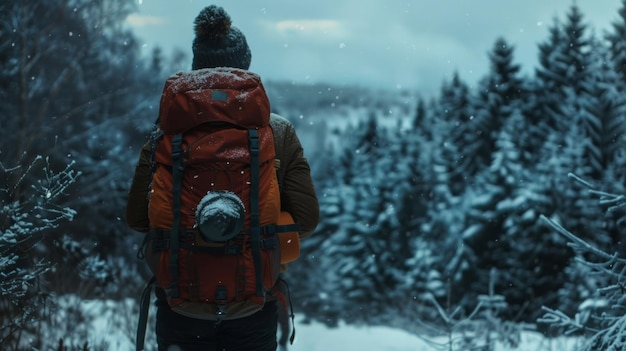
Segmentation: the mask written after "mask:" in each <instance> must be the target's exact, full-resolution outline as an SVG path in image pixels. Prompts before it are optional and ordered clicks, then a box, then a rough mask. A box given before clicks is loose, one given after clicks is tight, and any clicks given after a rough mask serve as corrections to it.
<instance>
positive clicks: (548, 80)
mask: <svg viewBox="0 0 626 351" xmlns="http://www.w3.org/2000/svg"><path fill="white" fill-rule="evenodd" d="M136 6H137V5H136V2H135V1H131V0H107V1H87V0H70V1H65V0H46V1H22V0H3V1H2V2H0V25H1V26H0V62H1V64H0V75H1V77H0V101H2V103H1V104H0V126H1V127H0V277H1V279H0V349H2V350H26V349H28V350H31V349H39V350H48V349H56V347H59V349H61V348H62V347H63V345H62V342H61V345H59V339H58V337H54V338H49V339H48V338H44V337H41V335H56V336H58V335H61V336H65V335H69V334H71V335H72V336H71V337H72V338H73V339H72V340H75V342H77V341H76V340H80V342H81V343H82V341H88V340H89V337H90V333H92V331H90V330H79V329H75V327H71V328H70V326H68V325H67V324H70V323H69V322H67V321H68V320H69V319H68V318H75V319H74V320H75V323H80V318H81V316H80V313H78V312H76V311H71V308H70V307H71V306H72V303H69V304H68V303H64V304H59V301H68V299H69V300H71V301H80V300H83V299H85V300H87V299H89V300H91V299H102V300H107V301H109V300H110V301H117V302H119V303H122V304H127V305H128V306H130V307H128V308H129V310H130V311H131V312H129V313H128V316H127V318H128V320H126V321H120V323H123V322H126V323H129V324H130V325H131V327H130V328H129V329H130V330H131V332H130V333H131V334H132V332H133V328H134V324H133V323H135V319H136V316H137V315H136V313H134V312H132V311H135V310H136V308H137V307H136V306H135V305H134V304H133V302H135V301H136V300H137V299H138V298H139V295H140V292H141V290H142V289H143V286H144V285H145V283H146V282H147V280H148V279H149V277H150V276H149V272H148V270H147V267H145V265H144V264H143V262H141V261H140V260H138V259H137V258H136V253H137V249H138V247H139V245H140V244H141V241H142V234H140V233H137V232H133V231H132V230H131V229H129V228H128V227H127V225H126V221H125V206H126V198H127V192H128V189H129V186H130V182H131V179H132V175H133V172H134V168H135V164H136V162H137V159H138V157H139V150H140V149H141V146H142V145H143V144H144V143H145V142H146V141H147V140H148V135H149V133H150V130H151V128H152V126H153V123H154V121H155V119H156V116H157V114H158V106H159V98H160V95H161V89H162V87H163V82H164V81H165V79H166V78H167V77H168V76H169V75H170V74H171V73H174V72H176V71H180V70H186V69H188V63H187V61H188V59H189V56H188V55H189V54H188V53H178V54H173V55H166V54H165V53H164V52H163V51H161V50H159V49H155V50H154V51H153V52H152V53H151V55H150V56H149V57H146V56H145V55H141V54H140V45H139V42H138V40H137V38H136V37H135V36H134V34H133V33H132V32H131V31H129V30H128V29H127V28H126V27H125V26H123V21H124V20H125V18H126V16H128V14H130V13H132V12H133V11H135V10H136ZM615 18H616V19H617V20H616V21H615V22H614V23H613V25H612V28H611V30H610V31H608V32H606V33H596V32H594V31H593V28H591V27H590V26H589V25H587V24H586V22H585V14H584V13H583V12H582V11H581V10H580V9H579V8H578V7H577V6H576V5H575V4H573V5H571V6H570V7H569V8H568V9H565V10H564V12H563V13H562V14H561V15H560V17H559V20H555V21H554V22H553V23H552V24H550V25H549V26H548V28H547V30H546V35H545V38H544V40H543V41H542V42H541V43H540V44H539V45H538V56H537V63H536V68H535V69H534V70H533V71H532V73H530V74H524V73H523V70H522V64H521V63H518V62H517V61H516V55H515V43H514V42H509V41H507V39H506V38H504V37H499V36H498V35H497V33H495V34H494V38H493V46H492V47H491V48H488V50H486V51H488V55H487V57H486V62H487V63H488V65H489V71H488V73H487V74H485V75H484V76H483V77H481V78H480V80H479V82H478V83H477V84H476V85H469V84H468V83H466V82H465V81H464V79H463V77H462V76H461V75H459V74H458V73H455V72H450V77H451V78H450V79H449V80H446V81H444V82H443V83H442V85H441V87H440V90H439V92H438V93H437V94H436V95H435V96H433V97H428V98H426V97H424V95H423V94H420V92H419V91H411V90H401V91H379V90H378V89H376V87H363V86H349V85H346V86H331V85H323V84H311V85H296V86H294V85H293V84H291V83H289V82H279V81H264V85H265V87H266V89H267V91H268V94H269V96H270V101H271V104H272V110H273V111H274V112H276V113H278V114H280V115H282V116H284V117H286V118H288V119H289V120H290V121H291V122H292V123H293V124H294V125H295V127H296V131H297V132H298V133H299V135H300V138H301V141H302V143H303V146H304V149H305V154H306V156H307V158H308V160H309V162H310V165H311V170H312V172H313V176H314V181H315V186H316V191H317V193H318V197H319V200H320V209H321V222H320V224H319V226H318V228H317V230H316V231H315V233H314V234H313V235H311V236H310V237H309V238H307V239H306V240H304V241H303V242H302V252H301V256H300V258H299V259H298V261H296V262H294V263H292V264H290V266H289V270H288V271H287V272H286V273H285V278H286V279H287V281H288V282H289V286H290V291H291V297H292V300H293V304H294V312H295V313H296V314H297V315H299V316H303V317H304V318H305V320H309V321H317V322H321V323H324V324H326V325H328V326H329V327H335V326H338V325H339V324H340V323H347V324H354V325H369V326H381V325H382V326H392V327H395V328H400V329H403V330H407V331H409V332H412V333H429V332H432V331H433V330H442V329H446V328H448V327H449V326H450V323H449V322H450V320H452V319H454V318H457V319H465V318H468V319H478V320H480V321H483V322H484V323H488V322H489V321H493V320H492V319H490V318H488V316H491V317H493V316H494V315H497V318H498V321H499V323H497V325H491V326H490V327H485V328H492V330H493V329H495V328H505V327H506V328H510V329H507V330H506V331H502V334H507V335H514V334H515V333H514V332H512V330H513V331H515V330H520V329H524V328H529V329H533V330H538V331H540V332H542V333H543V334H544V335H546V336H547V337H554V336H560V335H564V334H568V335H584V336H586V337H588V340H589V343H588V350H613V349H615V350H618V349H619V348H610V347H615V345H616V343H619V342H622V341H621V340H623V339H624V338H626V331H622V330H623V326H624V325H626V318H625V317H624V312H625V309H626V294H625V291H626V288H625V285H624V284H626V282H625V281H626V277H625V276H624V269H626V207H625V206H624V204H626V200H625V199H624V196H626V1H624V2H623V4H622V7H621V9H620V10H619V13H618V14H616V16H615ZM68 33H70V34H69V35H68ZM186 55H187V56H186ZM416 64H419V63H416ZM68 305H69V306H70V307H68ZM453 310H454V311H455V314H454V317H452V315H450V317H451V318H450V319H449V320H448V321H447V322H446V321H445V320H443V319H442V318H441V317H440V315H441V313H442V311H448V312H450V311H453ZM487 312H489V313H487ZM479 314H480V316H482V317H477V316H478V315H479ZM72 316H73V317H72ZM485 316H487V317H485ZM119 318H123V317H119ZM124 318H126V317H124ZM44 329H45V330H47V331H46V332H45V333H44V332H42V330H44ZM53 329H54V330H58V332H55V333H51V332H50V330H53ZM71 330H74V331H71ZM620 331H621V332H620ZM42 333H43V334H42ZM64 333H65V334H64ZM65 337H68V336H65ZM131 337H134V335H131ZM27 340H29V341H27ZM33 340H34V341H33ZM26 345H28V347H27V346H26ZM511 345H512V346H514V345H515V341H514V340H513V341H511ZM76 349H79V348H78V347H77V348H76Z"/></svg>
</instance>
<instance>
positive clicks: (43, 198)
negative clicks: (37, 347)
mask: <svg viewBox="0 0 626 351" xmlns="http://www.w3.org/2000/svg"><path fill="white" fill-rule="evenodd" d="M72 167H73V163H71V164H68V165H66V167H65V169H63V170H61V171H59V172H55V171H54V170H52V169H51V167H50V163H49V160H48V159H47V158H43V157H36V158H35V159H34V161H33V162H31V163H30V164H28V165H26V166H20V165H17V166H7V165H5V164H3V163H2V162H0V179H4V183H2V184H0V348H2V349H8V348H9V345H12V346H13V347H14V348H15V347H16V345H19V343H20V339H21V338H27V337H28V333H26V332H25V331H26V329H29V330H30V331H31V333H37V330H35V328H36V323H35V322H37V321H38V320H39V319H40V317H41V316H43V315H46V314H48V313H50V310H49V308H50V307H51V300H52V297H51V296H50V294H48V292H47V290H46V282H45V279H44V276H45V273H46V272H48V271H49V270H50V269H51V268H52V266H53V263H52V262H50V261H49V260H46V259H42V258H41V257H42V255H40V252H39V250H40V243H41V242H42V241H43V240H44V239H45V236H46V234H47V233H48V232H50V231H51V230H53V229H55V228H57V226H58V225H59V224H60V223H62V222H64V221H71V220H73V218H74V216H75V215H76V212H75V211H74V210H72V209H71V208H68V207H64V206H62V205H60V204H59V203H60V198H62V197H63V196H64V195H66V193H65V192H66V190H67V188H68V187H69V186H70V185H71V184H73V183H74V182H75V181H76V177H78V176H79V172H77V171H75V170H74V169H73V168H72Z"/></svg>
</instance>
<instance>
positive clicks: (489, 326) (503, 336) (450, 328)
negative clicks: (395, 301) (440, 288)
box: [418, 269, 532, 351]
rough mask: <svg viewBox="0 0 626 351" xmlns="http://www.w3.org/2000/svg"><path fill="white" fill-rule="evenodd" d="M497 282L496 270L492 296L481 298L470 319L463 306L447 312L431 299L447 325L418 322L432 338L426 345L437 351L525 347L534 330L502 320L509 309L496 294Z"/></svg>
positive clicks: (494, 271) (492, 281)
mask: <svg viewBox="0 0 626 351" xmlns="http://www.w3.org/2000/svg"><path fill="white" fill-rule="evenodd" d="M495 282H496V270H495V269H492V270H491V273H490V277H489V293H488V294H487V295H479V296H478V301H477V303H476V306H475V307H474V309H473V311H471V313H469V314H467V315H464V314H463V309H462V307H461V306H457V307H455V308H447V309H446V308H444V307H442V306H441V305H440V304H439V303H438V302H437V300H436V299H435V298H434V297H431V298H429V299H428V300H429V301H430V302H431V303H432V304H433V305H434V307H435V309H436V310H437V312H438V315H439V317H440V318H441V319H442V321H443V323H437V324H429V323H425V322H423V321H418V324H419V325H420V326H421V327H422V328H424V330H425V331H426V335H428V336H427V337H424V338H425V339H426V341H428V342H429V343H430V344H431V345H432V346H433V347H435V348H437V349H440V350H448V351H454V350H480V351H493V350H495V349H496V345H502V346H504V347H507V349H514V348H517V347H518V346H519V345H520V343H521V334H522V331H523V330H524V329H528V330H530V329H532V328H531V326H528V325H525V324H522V323H515V322H513V321H505V320H503V319H502V318H501V317H500V315H501V314H502V313H503V312H505V311H506V310H507V308H509V306H508V304H507V302H506V299H505V297H504V296H502V295H499V294H496V293H495V289H494V285H495ZM442 340H444V341H443V342H442Z"/></svg>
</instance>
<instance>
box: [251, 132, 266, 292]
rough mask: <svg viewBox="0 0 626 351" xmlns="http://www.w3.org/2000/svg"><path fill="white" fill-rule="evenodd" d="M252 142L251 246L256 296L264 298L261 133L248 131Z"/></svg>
mask: <svg viewBox="0 0 626 351" xmlns="http://www.w3.org/2000/svg"><path fill="white" fill-rule="evenodd" d="M248 139H249V141H250V245H251V247H252V259H253V261H254V271H255V274H256V295H257V296H264V294H265V292H264V291H263V277H262V275H261V273H262V268H261V219H260V218H261V215H260V211H259V173H260V164H259V133H258V132H257V131H256V129H248Z"/></svg>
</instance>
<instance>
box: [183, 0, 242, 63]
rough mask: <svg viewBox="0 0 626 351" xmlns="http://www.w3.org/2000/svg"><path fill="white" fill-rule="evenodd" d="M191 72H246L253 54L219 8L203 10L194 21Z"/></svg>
mask: <svg viewBox="0 0 626 351" xmlns="http://www.w3.org/2000/svg"><path fill="white" fill-rule="evenodd" d="M194 32H195V35H196V37H195V39H194V40H193V46H192V50H193V63H192V68H193V69H202V68H214V67H233V68H241V69H246V70H247V69H248V68H249V67H250V61H251V58H252V54H251V53H250V48H249V47H248V43H247V41H246V37H245V36H244V35H243V33H242V32H241V31H240V30H239V29H237V28H236V27H233V26H232V21H231V19H230V16H229V15H228V13H226V11H225V10H224V9H223V8H222V7H219V6H216V5H211V6H208V7H205V8H204V9H203V10H202V11H200V13H199V14H198V16H197V17H196V19H195V20H194Z"/></svg>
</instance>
